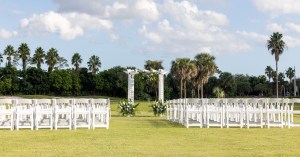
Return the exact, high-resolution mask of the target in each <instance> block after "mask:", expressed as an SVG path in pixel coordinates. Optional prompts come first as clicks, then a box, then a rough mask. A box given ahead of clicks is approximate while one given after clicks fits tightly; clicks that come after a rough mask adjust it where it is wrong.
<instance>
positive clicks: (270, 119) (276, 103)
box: [266, 98, 283, 128]
mask: <svg viewBox="0 0 300 157" xmlns="http://www.w3.org/2000/svg"><path fill="white" fill-rule="evenodd" d="M281 101H282V100H281V99H279V98H271V99H269V100H268V103H267V105H266V112H267V116H266V118H267V127H268V128H270V127H281V128H283V109H282V108H281V107H280V102H281Z"/></svg>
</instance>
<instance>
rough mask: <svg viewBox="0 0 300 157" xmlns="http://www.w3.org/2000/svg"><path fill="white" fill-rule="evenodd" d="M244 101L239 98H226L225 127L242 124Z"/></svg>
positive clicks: (240, 125)
mask: <svg viewBox="0 0 300 157" xmlns="http://www.w3.org/2000/svg"><path fill="white" fill-rule="evenodd" d="M244 105H245V102H244V101H243V100H239V99H228V100H227V105H226V107H225V113H226V115H225V119H226V124H225V125H226V127H227V128H229V127H240V128H242V127H243V125H244V113H245V108H244Z"/></svg>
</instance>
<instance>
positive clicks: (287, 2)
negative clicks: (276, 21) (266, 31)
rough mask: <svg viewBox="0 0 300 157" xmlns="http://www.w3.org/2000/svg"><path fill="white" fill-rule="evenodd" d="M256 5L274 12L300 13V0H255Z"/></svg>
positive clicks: (266, 10)
mask: <svg viewBox="0 0 300 157" xmlns="http://www.w3.org/2000/svg"><path fill="white" fill-rule="evenodd" d="M253 2H254V4H255V5H256V7H257V8H258V9H259V10H261V11H264V12H270V13H273V14H292V13H296V14H299V13H300V9H299V8H300V1H299V0H284V1H283V0H253Z"/></svg>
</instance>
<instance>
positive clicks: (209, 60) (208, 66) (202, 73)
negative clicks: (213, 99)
mask: <svg viewBox="0 0 300 157" xmlns="http://www.w3.org/2000/svg"><path fill="white" fill-rule="evenodd" d="M195 63H196V66H197V75H196V77H195V83H196V84H197V91H198V98H200V92H199V91H200V88H201V98H203V86H204V85H205V84H206V83H207V82H208V79H209V77H210V76H213V75H214V74H215V73H216V72H217V71H218V67H217V65H216V63H215V57H214V56H212V55H210V54H208V53H200V54H198V55H196V56H195Z"/></svg>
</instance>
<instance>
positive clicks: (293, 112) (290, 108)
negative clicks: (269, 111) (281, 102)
mask: <svg viewBox="0 0 300 157" xmlns="http://www.w3.org/2000/svg"><path fill="white" fill-rule="evenodd" d="M296 103H297V104H299V103H300V99H299V98H295V99H292V100H291V101H290V104H291V105H289V106H287V108H286V110H287V119H288V127H289V128H290V127H294V126H300V122H299V121H298V122H295V120H294V116H298V119H300V110H295V109H294V108H295V104H296Z"/></svg>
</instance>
